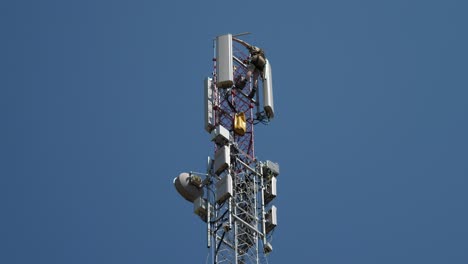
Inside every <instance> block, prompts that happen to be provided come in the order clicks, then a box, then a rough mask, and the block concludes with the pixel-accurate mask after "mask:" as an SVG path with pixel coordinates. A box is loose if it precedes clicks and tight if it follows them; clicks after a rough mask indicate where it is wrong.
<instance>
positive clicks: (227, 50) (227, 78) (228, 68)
mask: <svg viewBox="0 0 468 264" xmlns="http://www.w3.org/2000/svg"><path fill="white" fill-rule="evenodd" d="M216 81H217V83H216V86H217V87H218V88H230V87H232V86H233V84H234V68H233V61H232V35H231V34H226V35H222V36H218V37H216Z"/></svg>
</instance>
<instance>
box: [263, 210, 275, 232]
mask: <svg viewBox="0 0 468 264" xmlns="http://www.w3.org/2000/svg"><path fill="white" fill-rule="evenodd" d="M265 218H266V223H265V228H266V232H267V234H268V233H270V232H271V231H272V230H273V229H275V227H276V226H277V225H278V218H277V216H276V206H274V205H273V206H272V207H271V209H270V211H268V213H267V214H266V215H265Z"/></svg>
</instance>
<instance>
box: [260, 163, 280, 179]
mask: <svg viewBox="0 0 468 264" xmlns="http://www.w3.org/2000/svg"><path fill="white" fill-rule="evenodd" d="M279 172H280V171H279V164H278V163H275V162H273V161H269V160H267V161H266V162H265V164H264V165H263V176H264V177H266V176H269V175H272V176H274V177H276V176H278V175H279Z"/></svg>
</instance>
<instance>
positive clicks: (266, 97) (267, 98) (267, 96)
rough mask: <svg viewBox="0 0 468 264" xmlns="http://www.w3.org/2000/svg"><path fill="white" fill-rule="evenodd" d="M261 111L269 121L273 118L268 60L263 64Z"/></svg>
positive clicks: (273, 109) (271, 87) (271, 85)
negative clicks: (263, 77) (262, 110)
mask: <svg viewBox="0 0 468 264" xmlns="http://www.w3.org/2000/svg"><path fill="white" fill-rule="evenodd" d="M263 109H264V110H265V113H266V115H267V116H268V118H269V119H272V118H273V117H274V116H275V107H274V102H273V78H272V75H271V65H270V62H269V61H268V60H266V64H265V80H264V81H263Z"/></svg>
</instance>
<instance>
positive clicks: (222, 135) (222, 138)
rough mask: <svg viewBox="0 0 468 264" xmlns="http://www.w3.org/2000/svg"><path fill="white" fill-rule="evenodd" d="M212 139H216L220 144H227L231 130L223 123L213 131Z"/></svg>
mask: <svg viewBox="0 0 468 264" xmlns="http://www.w3.org/2000/svg"><path fill="white" fill-rule="evenodd" d="M211 141H214V142H215V143H216V144H218V145H226V144H227V143H228V142H229V130H227V128H225V127H223V126H222V125H219V126H216V128H215V129H214V130H213V131H211Z"/></svg>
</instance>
